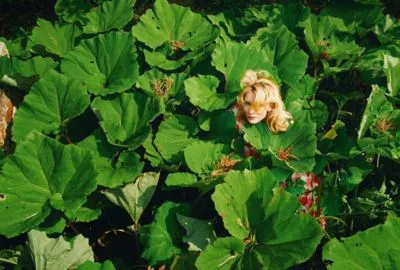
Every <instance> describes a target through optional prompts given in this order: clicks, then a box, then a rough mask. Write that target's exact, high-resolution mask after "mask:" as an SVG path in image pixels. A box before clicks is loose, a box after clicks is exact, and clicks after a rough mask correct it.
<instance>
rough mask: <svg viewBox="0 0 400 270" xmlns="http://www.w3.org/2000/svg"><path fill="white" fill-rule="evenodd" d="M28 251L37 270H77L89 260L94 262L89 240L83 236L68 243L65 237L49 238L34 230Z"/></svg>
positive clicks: (43, 233) (31, 233)
mask: <svg viewBox="0 0 400 270" xmlns="http://www.w3.org/2000/svg"><path fill="white" fill-rule="evenodd" d="M28 249H29V253H30V255H31V258H32V261H33V262H34V265H35V269H76V268H77V267H78V266H79V265H81V264H82V263H83V262H85V261H87V260H89V261H94V258H93V257H94V255H93V250H92V248H91V246H90V245H89V240H88V239H87V238H85V237H83V236H82V235H81V234H80V235H78V236H76V238H75V239H72V240H71V242H68V241H66V240H65V239H64V237H63V236H59V237H58V238H49V237H48V236H47V235H46V233H45V232H40V231H36V230H32V231H30V232H29V233H28Z"/></svg>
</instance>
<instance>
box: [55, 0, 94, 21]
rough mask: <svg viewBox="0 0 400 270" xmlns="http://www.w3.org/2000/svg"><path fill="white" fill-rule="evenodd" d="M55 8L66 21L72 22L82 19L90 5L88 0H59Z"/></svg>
mask: <svg viewBox="0 0 400 270" xmlns="http://www.w3.org/2000/svg"><path fill="white" fill-rule="evenodd" d="M54 10H55V12H56V14H57V15H58V16H59V17H61V18H63V20H64V21H66V22H70V23H72V22H75V21H80V20H82V19H83V18H84V17H85V15H86V12H88V11H89V10H90V6H89V3H88V2H87V1H86V0H57V3H56V5H55V6H54Z"/></svg>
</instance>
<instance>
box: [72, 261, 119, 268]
mask: <svg viewBox="0 0 400 270" xmlns="http://www.w3.org/2000/svg"><path fill="white" fill-rule="evenodd" d="M78 270H116V268H115V267H114V265H113V263H112V262H111V261H109V260H107V261H105V262H103V263H96V262H91V261H86V262H85V263H83V264H81V265H80V266H79V268H78Z"/></svg>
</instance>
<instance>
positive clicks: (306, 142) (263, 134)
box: [243, 121, 317, 172]
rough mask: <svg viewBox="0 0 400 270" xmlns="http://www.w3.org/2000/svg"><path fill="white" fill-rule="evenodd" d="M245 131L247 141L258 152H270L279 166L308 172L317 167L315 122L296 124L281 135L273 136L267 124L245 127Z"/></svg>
mask: <svg viewBox="0 0 400 270" xmlns="http://www.w3.org/2000/svg"><path fill="white" fill-rule="evenodd" d="M243 131H244V134H245V135H244V138H245V140H246V141H247V142H249V143H250V144H251V145H253V146H254V147H256V148H257V149H258V150H268V152H269V154H270V155H272V157H273V158H274V162H275V163H276V165H278V166H283V167H286V166H288V167H289V168H291V169H293V170H294V171H297V172H307V171H311V170H312V168H313V167H314V165H315V160H314V155H315V151H316V148H317V137H316V135H315V132H316V125H315V123H313V122H309V121H305V122H296V123H295V124H293V125H290V126H289V128H288V130H287V131H285V132H283V133H280V134H272V133H271V132H270V131H269V130H268V128H267V127H266V124H265V123H258V124H256V125H245V127H244V128H243Z"/></svg>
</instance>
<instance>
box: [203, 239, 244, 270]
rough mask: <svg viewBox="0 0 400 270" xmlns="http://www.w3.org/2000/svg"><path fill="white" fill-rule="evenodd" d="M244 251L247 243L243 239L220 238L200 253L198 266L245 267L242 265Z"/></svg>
mask: <svg viewBox="0 0 400 270" xmlns="http://www.w3.org/2000/svg"><path fill="white" fill-rule="evenodd" d="M244 253H245V245H244V243H243V242H242V241H241V240H239V239H236V238H234V237H225V238H218V239H217V240H216V241H215V242H214V243H213V244H212V245H210V246H208V247H207V249H206V250H205V251H204V252H202V253H201V254H200V256H199V257H198V259H197V260H196V267H197V268H198V269H199V270H210V269H221V270H231V269H237V270H239V269H244V268H241V267H240V263H241V261H242V257H243V255H244ZM246 267H250V266H249V265H247V266H246ZM247 269H249V268H247Z"/></svg>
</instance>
